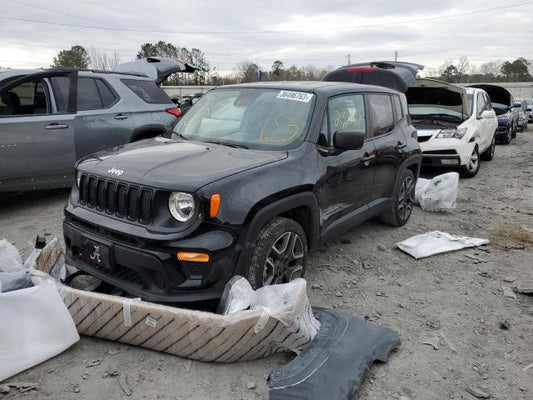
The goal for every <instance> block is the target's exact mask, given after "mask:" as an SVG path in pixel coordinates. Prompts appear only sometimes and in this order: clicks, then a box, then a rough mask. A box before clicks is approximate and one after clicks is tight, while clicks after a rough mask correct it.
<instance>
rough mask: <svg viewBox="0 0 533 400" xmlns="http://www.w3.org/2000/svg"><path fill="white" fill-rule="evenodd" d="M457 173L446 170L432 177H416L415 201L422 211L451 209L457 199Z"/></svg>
mask: <svg viewBox="0 0 533 400" xmlns="http://www.w3.org/2000/svg"><path fill="white" fill-rule="evenodd" d="M458 188H459V174H458V173H457V172H448V173H446V174H442V175H437V176H436V177H434V178H432V179H425V178H418V180H417V181H416V186H415V203H416V204H419V205H420V207H421V208H422V210H424V211H433V212H438V211H448V210H453V209H454V208H455V205H456V201H457V191H458Z"/></svg>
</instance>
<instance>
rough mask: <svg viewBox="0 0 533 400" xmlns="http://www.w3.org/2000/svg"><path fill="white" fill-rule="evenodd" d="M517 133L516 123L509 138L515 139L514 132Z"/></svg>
mask: <svg viewBox="0 0 533 400" xmlns="http://www.w3.org/2000/svg"><path fill="white" fill-rule="evenodd" d="M517 131H518V123H517V124H516V125H515V126H514V129H513V131H512V132H511V138H512V139H514V138H515V137H516V132H517Z"/></svg>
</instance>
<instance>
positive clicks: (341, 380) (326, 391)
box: [268, 307, 400, 400]
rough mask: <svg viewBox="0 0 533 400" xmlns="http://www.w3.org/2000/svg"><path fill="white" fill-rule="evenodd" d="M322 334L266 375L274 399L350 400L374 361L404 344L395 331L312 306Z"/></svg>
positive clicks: (269, 390)
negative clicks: (293, 357) (284, 363)
mask: <svg viewBox="0 0 533 400" xmlns="http://www.w3.org/2000/svg"><path fill="white" fill-rule="evenodd" d="M313 313H314V315H315V317H316V318H317V319H318V320H319V321H320V323H321V326H320V330H319V331H318V334H317V335H316V337H315V338H314V339H313V340H312V341H311V343H309V344H308V345H307V347H306V348H305V349H304V350H303V351H302V352H301V353H300V354H299V355H298V356H297V357H296V358H295V359H294V360H292V361H291V362H290V363H289V364H287V365H284V366H282V367H279V368H277V369H274V370H273V371H272V372H271V374H270V375H269V377H268V392H269V398H270V400H296V399H305V400H323V399H329V400H346V399H351V398H352V397H353V395H354V394H355V393H356V392H357V391H358V389H359V386H360V385H361V383H362V382H363V379H364V377H365V375H366V373H367V372H368V371H369V369H370V367H371V366H372V364H373V363H374V361H376V360H378V361H382V362H386V361H387V360H388V358H389V355H390V353H391V352H392V350H394V349H395V348H397V347H399V346H400V337H399V335H398V333H397V332H395V331H393V330H392V329H389V328H383V327H380V326H376V325H373V324H371V323H369V322H367V321H364V320H362V319H360V318H358V317H355V316H352V315H348V314H345V313H342V312H340V311H336V310H328V309H325V308H318V307H313Z"/></svg>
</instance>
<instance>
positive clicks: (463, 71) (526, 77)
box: [52, 41, 533, 86]
mask: <svg viewBox="0 0 533 400" xmlns="http://www.w3.org/2000/svg"><path fill="white" fill-rule="evenodd" d="M143 57H169V58H176V59H178V60H182V61H186V62H188V63H189V64H191V65H194V66H196V67H199V68H200V69H199V70H198V71H196V72H194V73H192V74H191V73H176V74H173V75H172V76H170V77H169V79H167V81H166V82H165V85H217V86H218V85H227V84H231V83H243V82H257V81H313V80H320V79H321V78H322V77H323V76H324V75H325V74H326V73H327V72H329V71H331V70H332V69H333V68H334V67H327V68H317V67H315V66H312V65H309V66H304V67H297V66H296V65H291V66H289V67H285V65H284V64H283V62H282V61H280V60H276V61H274V62H273V63H272V66H271V67H270V68H266V69H265V68H261V67H260V66H259V64H257V63H255V62H252V61H243V62H240V63H238V64H237V65H236V68H235V69H233V71H232V72H231V73H224V74H223V75H222V74H219V73H217V71H216V68H213V69H211V67H210V64H209V62H208V60H207V57H206V55H205V54H204V52H203V51H201V50H200V49H197V48H192V49H188V48H186V47H180V46H176V45H174V44H172V43H166V42H163V41H159V42H157V43H144V44H142V45H141V47H140V49H139V51H138V53H137V58H138V59H139V58H143ZM120 61H121V60H120V57H119V56H118V54H117V52H111V53H108V52H104V51H100V50H98V49H95V48H90V49H89V50H87V49H85V48H84V47H83V46H79V45H76V46H72V47H71V48H70V49H68V50H62V51H60V52H59V53H58V54H57V56H56V57H54V60H53V64H52V67H66V68H80V69H86V68H92V69H97V70H104V71H111V70H113V69H114V68H115V67H116V66H117V65H118V64H119V63H120ZM424 75H425V76H427V77H430V78H435V79H439V80H443V81H446V82H450V83H475V82H521V81H531V80H533V76H532V75H533V63H532V62H531V61H529V60H527V59H525V58H523V57H520V58H517V59H516V60H514V61H489V62H486V63H483V64H481V65H479V66H476V65H473V64H471V63H470V61H469V60H468V58H467V57H466V56H461V57H460V58H459V59H458V60H457V61H446V62H445V63H444V64H442V65H441V66H440V67H438V68H427V69H426V70H425V71H424Z"/></svg>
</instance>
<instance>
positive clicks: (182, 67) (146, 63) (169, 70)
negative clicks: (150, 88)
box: [115, 57, 199, 84]
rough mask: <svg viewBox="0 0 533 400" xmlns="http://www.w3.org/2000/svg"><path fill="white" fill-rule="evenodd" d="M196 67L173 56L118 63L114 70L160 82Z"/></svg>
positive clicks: (193, 69)
mask: <svg viewBox="0 0 533 400" xmlns="http://www.w3.org/2000/svg"><path fill="white" fill-rule="evenodd" d="M198 69H199V68H198V67H194V66H192V65H190V64H187V63H186V62H185V61H179V60H176V59H174V58H162V57H148V58H140V59H138V60H135V61H130V62H127V63H123V64H119V65H117V67H116V68H115V72H121V73H125V74H133V75H143V76H147V77H148V78H151V79H153V80H154V81H155V82H156V83H157V84H160V83H161V82H163V81H164V80H165V79H167V78H168V77H169V76H170V75H172V74H174V73H176V72H194V71H196V70H198Z"/></svg>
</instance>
